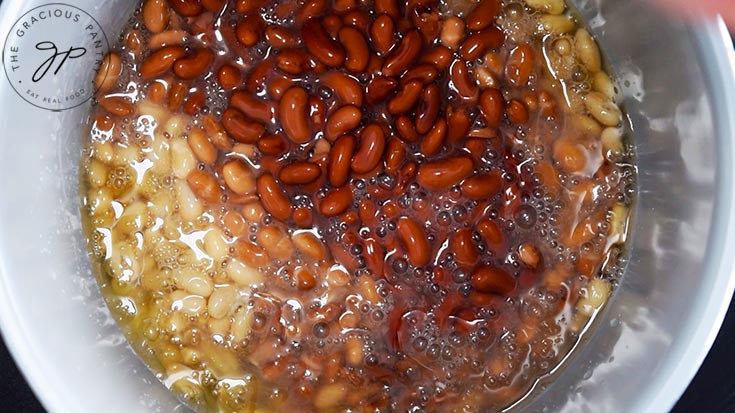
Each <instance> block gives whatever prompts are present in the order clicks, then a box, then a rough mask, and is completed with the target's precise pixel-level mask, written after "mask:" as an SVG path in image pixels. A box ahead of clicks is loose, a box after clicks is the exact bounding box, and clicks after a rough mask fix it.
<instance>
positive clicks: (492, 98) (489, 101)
mask: <svg viewBox="0 0 735 413" xmlns="http://www.w3.org/2000/svg"><path fill="white" fill-rule="evenodd" d="M480 110H481V111H482V114H483V115H484V116H485V123H486V124H487V126H489V127H491V128H497V127H498V126H500V124H501V123H502V122H503V113H504V112H505V100H504V99H503V94H502V93H500V91H499V90H498V89H494V88H488V89H485V90H483V91H482V94H481V95H480Z"/></svg>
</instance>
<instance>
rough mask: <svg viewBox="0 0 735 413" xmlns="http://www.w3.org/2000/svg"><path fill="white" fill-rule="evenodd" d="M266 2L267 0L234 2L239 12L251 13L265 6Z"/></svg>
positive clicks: (240, 0) (238, 0)
mask: <svg viewBox="0 0 735 413" xmlns="http://www.w3.org/2000/svg"><path fill="white" fill-rule="evenodd" d="M266 2H268V0H237V1H236V2H235V10H236V11H237V12H238V13H239V14H251V13H253V12H257V11H258V9H260V8H261V7H263V6H265V4H266Z"/></svg>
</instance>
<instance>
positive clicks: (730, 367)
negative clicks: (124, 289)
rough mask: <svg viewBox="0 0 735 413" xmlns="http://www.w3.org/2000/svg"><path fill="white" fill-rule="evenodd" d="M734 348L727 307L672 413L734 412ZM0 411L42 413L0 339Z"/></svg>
mask: <svg viewBox="0 0 735 413" xmlns="http://www.w3.org/2000/svg"><path fill="white" fill-rule="evenodd" d="M734 347H735V304H734V305H731V306H730V310H729V311H728V314H727V317H726V318H725V323H724V324H723V326H722V330H720V334H719V335H718V336H717V341H715V345H714V347H712V350H710V352H709V355H708V356H707V359H706V360H705V361H704V364H703V365H702V368H701V369H700V370H699V373H697V376H696V377H695V378H694V381H692V383H691V384H690V385H689V388H688V389H687V391H686V393H684V396H683V397H682V398H681V400H679V403H678V404H677V405H676V407H675V408H674V410H672V413H691V412H717V413H735V351H732V349H733V348H734ZM10 406H13V407H10ZM7 409H9V410H7ZM0 412H2V413H5V412H7V413H45V411H44V409H43V408H42V407H41V405H40V404H38V402H37V401H36V398H35V397H34V396H33V393H32V392H31V390H30V389H29V388H28V385H27V384H26V383H25V380H23V377H22V376H21V374H20V373H19V372H18V369H17V368H16V367H15V364H14V363H13V361H12V359H11V358H10V356H9V355H8V352H7V350H6V349H5V346H4V345H3V343H2V340H0ZM621 413H624V412H621Z"/></svg>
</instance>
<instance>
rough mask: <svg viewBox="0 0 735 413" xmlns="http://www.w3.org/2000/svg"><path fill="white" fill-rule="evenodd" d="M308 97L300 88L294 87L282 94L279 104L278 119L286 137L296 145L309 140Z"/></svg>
mask: <svg viewBox="0 0 735 413" xmlns="http://www.w3.org/2000/svg"><path fill="white" fill-rule="evenodd" d="M308 103H309V95H308V94H307V93H306V90H304V89H303V88H301V87H298V86H294V87H292V88H291V89H289V90H287V91H286V93H284V94H283V97H282V98H281V102H280V111H281V112H280V113H281V116H280V119H281V125H282V126H283V131H284V132H285V133H286V136H288V137H289V138H291V140H292V141H294V142H296V143H306V142H308V141H309V140H311V125H310V124H309V104H308Z"/></svg>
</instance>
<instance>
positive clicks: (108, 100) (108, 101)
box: [99, 96, 135, 117]
mask: <svg viewBox="0 0 735 413" xmlns="http://www.w3.org/2000/svg"><path fill="white" fill-rule="evenodd" d="M99 105H100V106H101V107H102V109H104V110H106V111H107V112H109V113H110V114H112V115H115V116H119V117H125V116H128V115H131V114H133V112H135V107H134V106H133V104H132V103H131V102H130V101H129V100H128V98H126V97H122V96H103V97H101V98H100V99H99Z"/></svg>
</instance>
